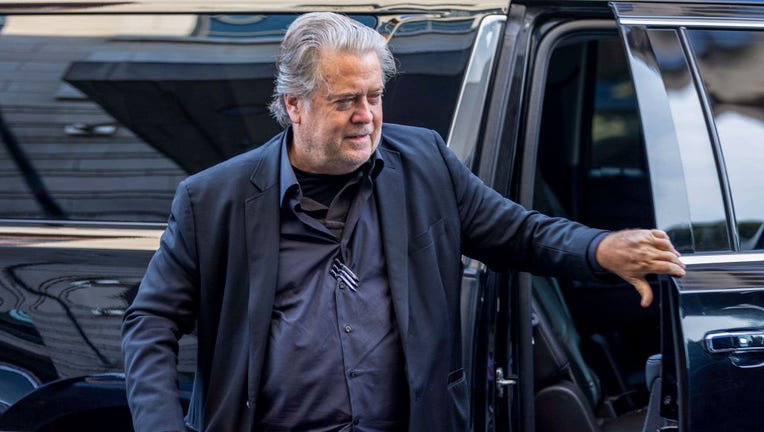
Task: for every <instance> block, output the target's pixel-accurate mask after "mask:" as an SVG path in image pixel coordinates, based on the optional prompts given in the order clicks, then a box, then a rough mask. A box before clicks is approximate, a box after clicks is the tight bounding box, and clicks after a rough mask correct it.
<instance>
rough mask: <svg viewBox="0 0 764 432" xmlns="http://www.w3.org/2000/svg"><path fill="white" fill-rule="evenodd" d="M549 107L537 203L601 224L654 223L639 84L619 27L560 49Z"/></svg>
mask: <svg viewBox="0 0 764 432" xmlns="http://www.w3.org/2000/svg"><path fill="white" fill-rule="evenodd" d="M543 110H544V113H543V117H542V123H541V130H540V140H539V150H538V151H539V159H538V169H537V182H536V191H535V193H534V208H537V209H539V210H541V211H543V212H546V213H550V214H553V215H556V216H564V217H568V218H572V219H575V220H578V221H580V222H583V223H585V224H588V225H591V226H594V227H598V228H605V229H623V228H637V227H644V228H651V227H654V225H655V222H654V218H653V204H652V195H651V192H650V180H649V176H648V170H647V162H646V159H645V153H644V143H643V138H642V132H641V131H642V129H641V124H640V120H639V110H638V107H637V100H636V95H635V92H634V85H633V83H632V81H631V76H630V74H629V70H628V66H627V62H626V58H625V56H624V53H623V47H622V44H621V42H620V40H619V39H618V38H617V37H616V35H615V34H614V35H613V36H612V37H600V38H598V39H596V40H590V41H585V42H580V41H578V40H576V39H574V43H564V44H561V45H560V46H559V47H558V48H557V49H555V50H554V52H553V54H552V57H551V59H550V63H549V68H548V72H547V83H546V88H545V92H544V107H543ZM561 143H565V145H561Z"/></svg>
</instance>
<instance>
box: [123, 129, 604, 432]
mask: <svg viewBox="0 0 764 432" xmlns="http://www.w3.org/2000/svg"><path fill="white" fill-rule="evenodd" d="M280 142H281V135H278V136H276V137H274V138H273V139H272V140H271V141H269V142H268V143H266V144H265V145H263V146H261V147H259V148H257V149H255V150H252V151H250V152H248V153H245V154H243V155H240V156H237V157H235V158H232V159H230V160H228V161H226V162H223V163H221V164H219V165H216V166H214V167H212V168H210V169H208V170H205V171H203V172H201V173H198V174H196V175H193V176H191V177H189V178H188V179H186V180H185V181H183V182H182V183H181V184H180V186H179V187H178V190H177V193H176V196H175V199H174V201H173V205H172V213H171V215H170V218H169V223H168V226H167V229H166V231H165V233H164V234H163V236H162V239H161V243H160V248H159V250H158V251H157V252H156V254H155V255H154V257H153V258H152V260H151V262H150V264H149V266H148V269H147V272H146V275H145V277H144V280H143V282H142V283H141V287H140V289H139V291H138V295H137V297H136V298H135V301H134V302H133V304H132V305H131V306H130V308H129V309H128V311H127V312H126V315H125V319H124V325H123V342H122V345H123V351H124V355H125V372H126V374H127V387H128V398H129V402H130V408H131V410H132V412H133V420H134V424H135V427H136V430H137V431H167V430H182V429H183V428H184V421H183V413H182V410H181V406H180V404H179V402H178V390H177V379H176V372H175V371H176V356H177V338H179V337H180V336H181V335H182V334H184V333H188V332H191V331H192V330H193V329H194V328H195V326H196V329H197V335H198V341H199V345H198V346H199V348H198V360H197V374H196V378H195V382H194V391H193V395H192V400H191V406H190V408H189V413H188V415H187V417H186V421H187V422H188V425H189V426H190V427H192V428H194V429H197V430H205V431H207V430H209V431H241V432H249V431H251V430H252V421H253V418H254V413H255V409H256V404H257V396H258V390H259V388H260V374H261V370H262V365H263V359H264V356H265V352H266V349H267V340H268V334H269V324H270V321H271V309H272V306H273V300H274V293H275V291H276V283H277V268H278V251H279V245H278V242H279V184H278V183H279V172H278V171H279V156H280V151H281V148H280V145H279V144H280ZM379 148H380V153H381V155H382V157H383V158H384V160H385V167H384V169H383V170H382V172H381V173H380V175H379V177H378V178H377V181H376V182H375V191H374V194H375V195H374V196H375V198H376V200H377V208H378V211H379V219H380V224H381V232H382V237H383V245H382V246H383V250H384V254H385V259H386V264H387V269H388V273H389V274H388V279H389V284H390V290H391V296H392V301H393V306H394V310H395V314H396V317H397V322H398V326H399V330H400V335H401V342H402V344H403V351H404V356H405V363H406V374H407V379H408V386H409V396H410V397H409V399H410V410H409V411H410V418H409V429H410V430H412V431H458V432H462V431H464V430H466V429H467V428H466V413H467V412H468V407H469V397H468V388H467V385H466V382H465V380H464V374H463V372H462V369H461V368H462V365H461V336H460V325H459V323H460V319H459V291H460V282H461V255H462V254H465V255H467V256H470V257H472V258H475V259H478V260H480V261H482V262H484V263H485V264H487V265H488V266H489V267H491V268H492V269H497V270H499V269H506V268H514V269H519V270H525V271H531V272H534V273H539V274H555V275H560V276H566V277H570V278H586V277H590V276H591V270H590V267H589V265H588V263H587V257H586V251H587V247H588V245H589V243H590V242H591V241H592V239H594V237H595V236H597V234H599V233H601V231H599V230H593V229H589V228H586V227H584V226H582V225H579V224H576V223H573V222H569V221H566V220H563V219H557V218H548V217H546V216H543V215H541V214H539V213H536V212H533V211H528V210H526V209H524V208H523V207H521V206H519V205H518V204H515V203H514V202H512V201H509V200H506V199H504V198H503V197H501V196H500V195H499V194H497V193H496V192H495V191H493V190H492V189H490V188H488V187H486V186H485V185H484V184H483V183H482V182H481V181H480V180H479V179H478V178H477V177H475V176H474V175H472V174H471V173H470V171H469V170H468V169H467V168H466V167H464V165H462V164H461V163H460V162H459V160H458V159H457V158H456V157H455V156H454V155H453V153H452V152H451V151H450V150H449V149H447V148H446V146H445V144H444V143H443V140H442V139H441V138H440V136H438V134H437V133H435V132H434V131H431V130H426V129H420V128H413V127H407V126H399V125H392V124H385V125H383V127H382V142H381V144H380V147H379ZM299 373H300V371H295V374H299Z"/></svg>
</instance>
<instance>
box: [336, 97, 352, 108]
mask: <svg viewBox="0 0 764 432" xmlns="http://www.w3.org/2000/svg"><path fill="white" fill-rule="evenodd" d="M335 104H336V105H337V107H338V108H340V109H347V108H350V107H351V106H353V99H351V98H347V99H340V100H338V101H336V102H335Z"/></svg>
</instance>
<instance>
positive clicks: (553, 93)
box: [532, 31, 660, 432]
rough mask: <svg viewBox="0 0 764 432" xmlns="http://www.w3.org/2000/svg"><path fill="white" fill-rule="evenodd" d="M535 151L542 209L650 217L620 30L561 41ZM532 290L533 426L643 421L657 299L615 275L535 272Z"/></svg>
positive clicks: (644, 220) (634, 221)
mask: <svg viewBox="0 0 764 432" xmlns="http://www.w3.org/2000/svg"><path fill="white" fill-rule="evenodd" d="M543 60H544V59H539V60H537V61H543ZM536 151H537V153H536V155H537V158H536V170H535V175H534V177H535V184H534V187H533V188H534V192H533V203H532V204H533V207H534V208H535V209H537V210H540V211H541V212H543V213H546V214H549V215H552V216H560V217H566V218H569V219H573V220H576V221H579V222H582V223H584V224H586V225H589V226H592V227H596V228H602V229H608V230H618V229H625V228H652V227H654V226H655V221H654V216H653V203H652V193H651V189H650V181H649V175H648V168H647V162H646V157H645V152H644V145H643V138H642V133H641V128H640V121H639V112H638V107H637V101H636V96H635V92H634V88H633V84H632V81H631V77H630V74H629V70H628V64H627V60H626V57H625V53H624V49H623V46H622V45H621V41H620V40H619V38H618V36H617V34H616V33H615V31H612V32H611V33H605V34H603V33H602V32H601V31H599V32H595V33H591V34H589V35H588V36H587V35H586V34H575V35H570V36H568V37H564V38H561V39H560V40H559V41H557V42H556V44H555V46H554V48H553V49H552V50H551V54H550V56H549V58H548V62H547V65H546V81H545V84H544V88H543V105H542V108H541V118H540V123H539V133H538V141H537V149H536ZM532 293H533V294H532V298H533V312H532V321H533V326H534V330H533V337H534V382H535V394H536V398H535V409H536V419H535V424H536V431H539V432H546V431H550V432H551V431H557V432H560V431H587V432H589V431H591V432H596V431H621V432H629V431H642V430H643V426H644V424H645V417H646V414H647V408H646V407H647V405H648V399H649V395H650V391H649V389H648V381H647V378H646V374H645V367H646V363H648V359H650V362H651V363H656V362H659V357H658V358H656V357H651V356H652V355H653V354H656V353H659V352H660V339H659V338H660V333H659V314H658V308H657V303H658V302H657V300H656V301H655V302H654V303H653V305H652V306H651V307H650V308H648V309H642V308H641V307H640V306H639V300H638V297H637V295H636V293H635V292H634V289H633V288H632V287H631V286H630V285H629V284H627V283H625V282H623V281H621V280H620V279H618V280H617V281H616V278H612V279H610V278H603V280H602V281H601V282H600V281H596V282H591V281H589V282H580V281H571V280H564V279H558V278H550V277H539V276H534V277H533V279H532ZM654 370H657V369H656V366H652V367H651V371H652V372H651V377H650V378H649V379H650V381H649V382H650V383H651V384H652V381H654V376H655V372H654Z"/></svg>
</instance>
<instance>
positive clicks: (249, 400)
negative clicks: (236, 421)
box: [246, 399, 252, 408]
mask: <svg viewBox="0 0 764 432" xmlns="http://www.w3.org/2000/svg"><path fill="white" fill-rule="evenodd" d="M246 405H247V408H252V399H247V402H246Z"/></svg>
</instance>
